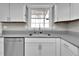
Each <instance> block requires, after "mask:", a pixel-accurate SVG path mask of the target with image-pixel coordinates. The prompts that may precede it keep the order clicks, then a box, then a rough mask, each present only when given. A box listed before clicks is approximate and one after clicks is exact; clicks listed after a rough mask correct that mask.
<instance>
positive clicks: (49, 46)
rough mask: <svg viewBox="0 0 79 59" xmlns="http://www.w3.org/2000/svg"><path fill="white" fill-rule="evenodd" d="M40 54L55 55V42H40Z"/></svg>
mask: <svg viewBox="0 0 79 59" xmlns="http://www.w3.org/2000/svg"><path fill="white" fill-rule="evenodd" d="M39 47H40V46H39ZM39 49H40V48H39ZM40 55H42V56H55V55H56V42H44V43H42V44H41V51H40Z"/></svg>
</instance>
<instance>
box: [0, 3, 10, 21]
mask: <svg viewBox="0 0 79 59" xmlns="http://www.w3.org/2000/svg"><path fill="white" fill-rule="evenodd" d="M8 18H9V3H0V20H1V21H3V20H7V19H8Z"/></svg>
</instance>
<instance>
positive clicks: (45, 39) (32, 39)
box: [25, 38, 56, 42]
mask: <svg viewBox="0 0 79 59" xmlns="http://www.w3.org/2000/svg"><path fill="white" fill-rule="evenodd" d="M55 39H56V38H25V42H56V40H55Z"/></svg>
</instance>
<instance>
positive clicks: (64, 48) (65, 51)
mask: <svg viewBox="0 0 79 59" xmlns="http://www.w3.org/2000/svg"><path fill="white" fill-rule="evenodd" d="M61 55H62V56H77V55H78V48H77V47H75V46H73V45H72V44H70V43H68V42H66V41H64V40H61Z"/></svg>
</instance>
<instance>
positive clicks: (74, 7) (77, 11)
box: [71, 3, 79, 20]
mask: <svg viewBox="0 0 79 59" xmlns="http://www.w3.org/2000/svg"><path fill="white" fill-rule="evenodd" d="M71 19H72V20H73V19H79V3H71Z"/></svg>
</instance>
